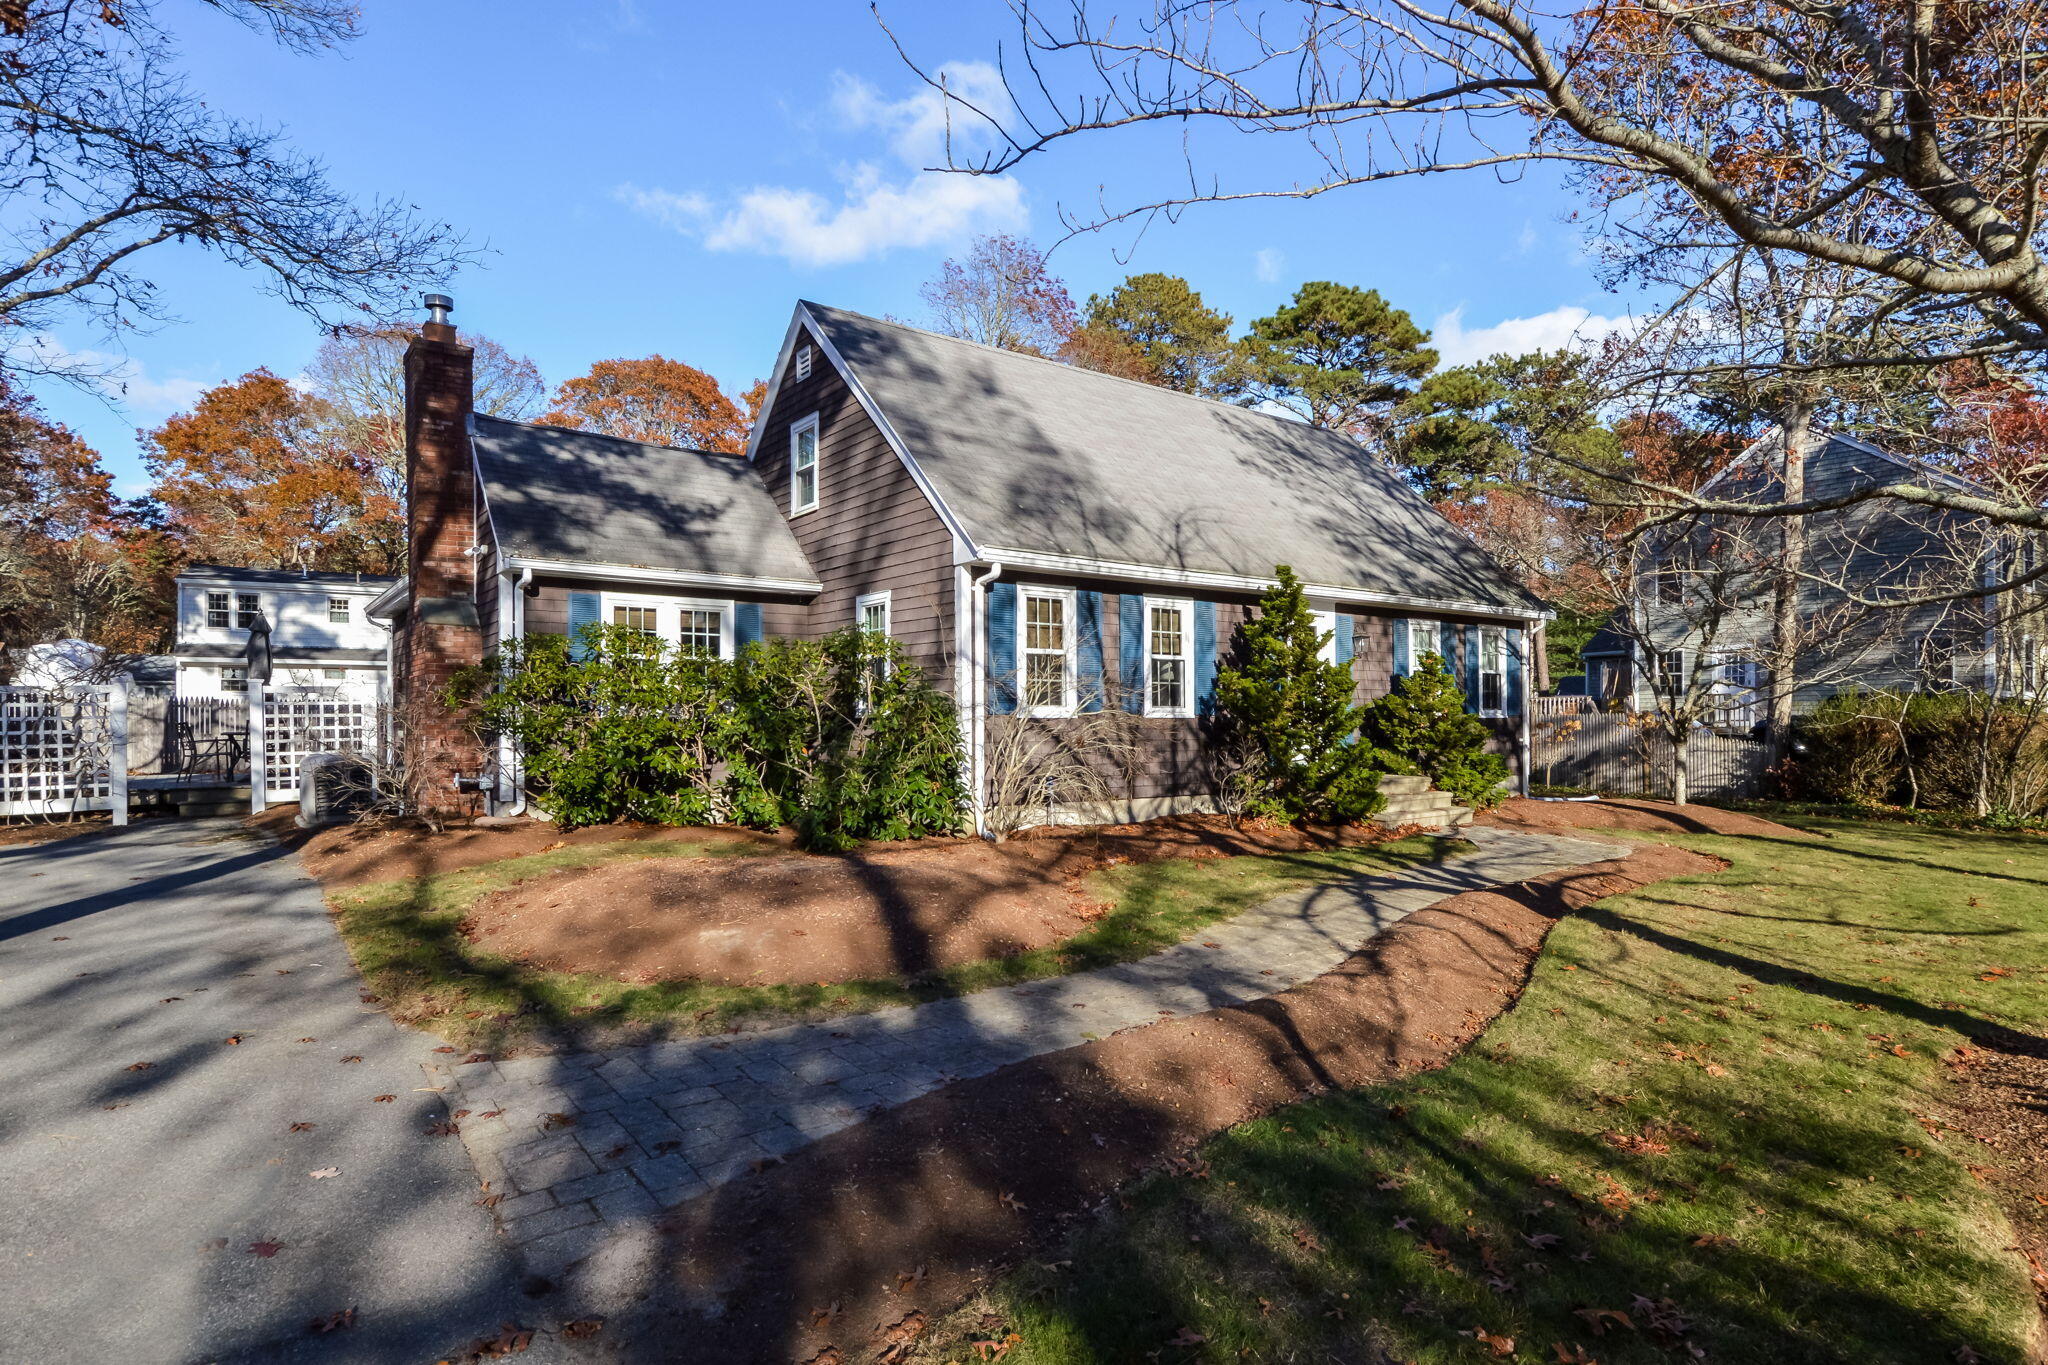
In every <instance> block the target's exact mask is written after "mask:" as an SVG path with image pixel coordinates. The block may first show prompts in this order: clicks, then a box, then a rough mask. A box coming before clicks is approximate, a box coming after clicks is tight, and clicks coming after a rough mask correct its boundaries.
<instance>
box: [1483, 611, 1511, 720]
mask: <svg viewBox="0 0 2048 1365" xmlns="http://www.w3.org/2000/svg"><path fill="white" fill-rule="evenodd" d="M1489 641H1490V642H1491V643H1492V645H1493V649H1492V650H1491V651H1489V650H1488V649H1487V647H1486V646H1487V644H1488V643H1489ZM1489 653H1491V655H1492V658H1491V659H1490V660H1489V659H1488V657H1487V655H1488V654H1489ZM1489 662H1490V663H1491V664H1492V665H1493V666H1492V667H1491V668H1488V667H1487V664H1488V663H1489ZM1488 673H1493V674H1495V675H1496V676H1498V677H1499V678H1500V705H1499V706H1488V705H1486V675H1487V674H1488ZM1478 690H1479V702H1480V706H1479V714H1480V715H1482V716H1505V715H1506V714H1507V713H1508V631H1507V627H1506V626H1481V627H1480V628H1479V689H1478Z"/></svg>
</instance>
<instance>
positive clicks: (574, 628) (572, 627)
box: [569, 592, 603, 659]
mask: <svg viewBox="0 0 2048 1365" xmlns="http://www.w3.org/2000/svg"><path fill="white" fill-rule="evenodd" d="M601 620H603V612H602V610H601V608H600V605H599V599H598V594H596V593H594V592H572V593H570V594H569V657H570V658H572V659H587V658H589V657H590V645H589V642H588V641H586V640H585V639H584V636H583V628H584V627H585V626H595V625H597V624H598V623H599V622H600V621H601Z"/></svg>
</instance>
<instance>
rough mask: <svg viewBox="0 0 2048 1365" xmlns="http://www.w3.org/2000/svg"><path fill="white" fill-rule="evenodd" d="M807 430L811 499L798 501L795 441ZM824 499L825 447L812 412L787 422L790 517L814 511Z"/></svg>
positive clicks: (815, 415)
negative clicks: (809, 444) (808, 435)
mask: <svg viewBox="0 0 2048 1365" xmlns="http://www.w3.org/2000/svg"><path fill="white" fill-rule="evenodd" d="M807 431H808V432H809V433H810V434H811V466H810V468H811V500H810V501H809V502H798V501H797V495H796V477H797V473H798V472H799V471H798V468H797V462H796V452H797V443H798V442H799V441H800V440H801V439H802V437H803V434H804V433H805V432H807ZM824 500H825V449H824V442H823V441H821V440H820V439H819V431H818V414H817V413H815V412H814V413H812V414H811V415H810V416H808V417H800V418H798V419H797V420H796V421H794V422H791V423H790V424H789V514H790V515H791V516H792V517H800V516H803V515H804V514H805V513H806V512H815V511H817V510H818V508H819V506H820V505H821V504H822V503H823V502H824Z"/></svg>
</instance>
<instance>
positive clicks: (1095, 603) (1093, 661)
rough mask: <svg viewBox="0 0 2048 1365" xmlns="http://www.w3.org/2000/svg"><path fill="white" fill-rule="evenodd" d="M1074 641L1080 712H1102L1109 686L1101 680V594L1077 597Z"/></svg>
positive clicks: (1076, 687)
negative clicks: (1076, 631) (1075, 636)
mask: <svg viewBox="0 0 2048 1365" xmlns="http://www.w3.org/2000/svg"><path fill="white" fill-rule="evenodd" d="M1074 615H1075V617H1076V618H1077V619H1076V621H1075V628H1076V629H1077V630H1078V631H1079V632H1080V634H1079V636H1078V638H1076V640H1075V642H1074V643H1075V645H1076V647H1077V648H1076V653H1075V656H1074V672H1075V674H1076V677H1075V679H1074V695H1075V701H1076V704H1077V705H1078V708H1079V709H1080V710H1083V711H1100V710H1101V709H1102V699H1103V697H1104V695H1106V693H1107V685H1106V683H1105V680H1104V679H1103V676H1102V594H1101V593H1099V592H1088V591H1086V590H1083V591H1081V592H1077V593H1075V594H1074Z"/></svg>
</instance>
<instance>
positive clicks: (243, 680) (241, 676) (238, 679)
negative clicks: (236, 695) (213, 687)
mask: <svg viewBox="0 0 2048 1365" xmlns="http://www.w3.org/2000/svg"><path fill="white" fill-rule="evenodd" d="M220 690H221V691H223V692H247V691H248V690H249V670H248V669H246V668H243V667H241V666H239V665H234V666H223V667H222V669H221V671H220Z"/></svg>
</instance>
